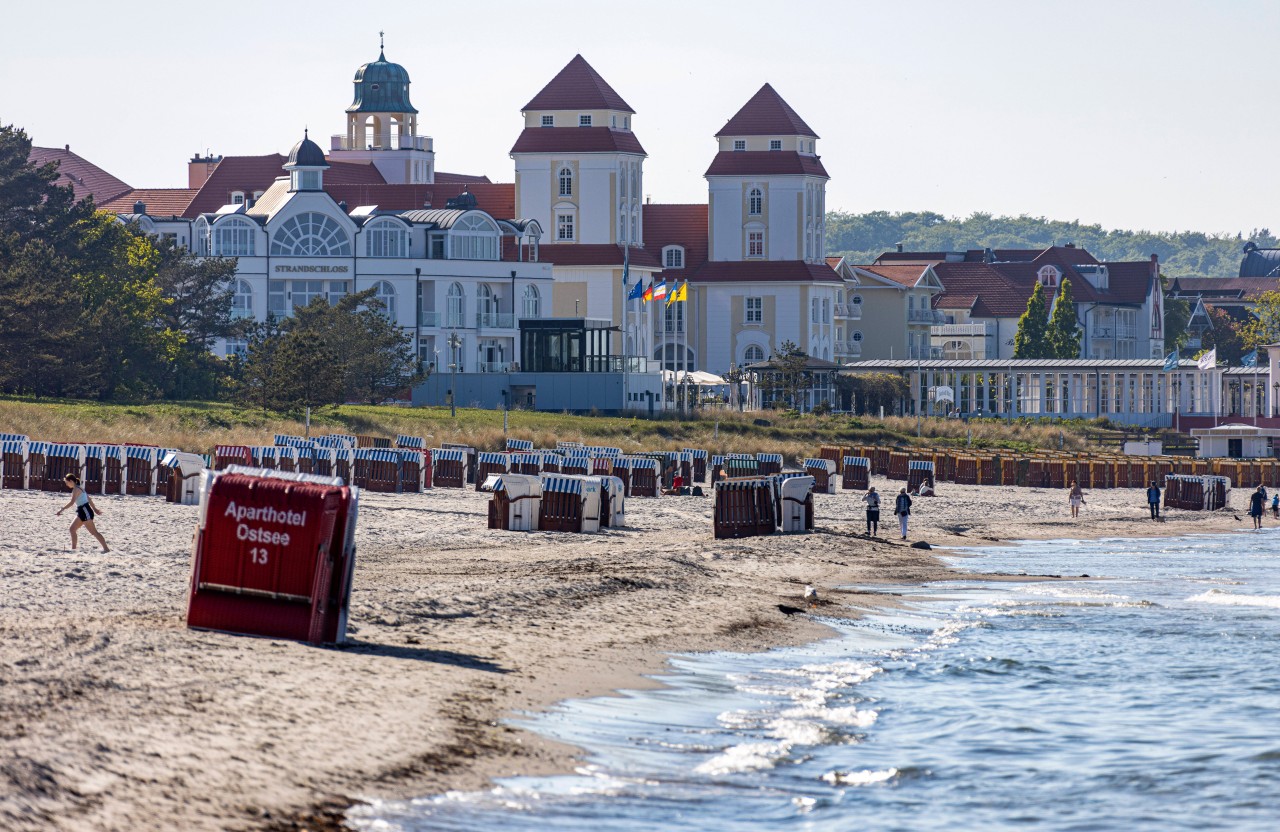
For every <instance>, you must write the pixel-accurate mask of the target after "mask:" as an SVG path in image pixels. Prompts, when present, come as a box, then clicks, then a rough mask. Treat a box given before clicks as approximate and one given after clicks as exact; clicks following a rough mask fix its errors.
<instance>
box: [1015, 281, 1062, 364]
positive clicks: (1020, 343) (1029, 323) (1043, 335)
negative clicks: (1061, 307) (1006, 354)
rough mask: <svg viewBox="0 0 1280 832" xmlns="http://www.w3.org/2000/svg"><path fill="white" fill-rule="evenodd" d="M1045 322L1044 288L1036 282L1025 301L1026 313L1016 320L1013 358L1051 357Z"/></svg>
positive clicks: (1046, 317) (1046, 318) (1050, 346)
mask: <svg viewBox="0 0 1280 832" xmlns="http://www.w3.org/2000/svg"><path fill="white" fill-rule="evenodd" d="M1047 321H1048V316H1047V315H1046V310H1045V301H1044V287H1043V286H1041V285H1040V283H1039V282H1037V283H1036V286H1035V288H1034V289H1032V290H1031V297H1030V298H1029V299H1028V300H1027V311H1026V312H1023V313H1022V317H1021V318H1019V319H1018V331H1017V332H1016V333H1014V336H1013V357H1014V358H1052V357H1053V356H1052V355H1051V353H1050V351H1051V350H1052V349H1053V347H1052V345H1051V344H1050V343H1049V338H1048V334H1049V333H1048V323H1047Z"/></svg>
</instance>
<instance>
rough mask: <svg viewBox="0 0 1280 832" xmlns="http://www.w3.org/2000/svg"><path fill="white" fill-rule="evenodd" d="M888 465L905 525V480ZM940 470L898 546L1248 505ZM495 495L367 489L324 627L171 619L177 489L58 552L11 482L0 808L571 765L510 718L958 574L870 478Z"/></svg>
mask: <svg viewBox="0 0 1280 832" xmlns="http://www.w3.org/2000/svg"><path fill="white" fill-rule="evenodd" d="M876 484H877V486H878V487H879V488H880V490H881V491H882V492H883V493H884V494H885V497H886V510H885V511H884V512H883V516H884V518H885V520H886V522H885V524H884V525H883V526H882V531H883V533H884V534H885V535H886V536H889V535H891V536H892V537H896V536H897V531H896V522H895V521H894V519H893V517H892V516H891V514H890V511H889V510H887V508H888V506H889V505H891V504H892V499H891V498H892V495H893V494H896V492H897V488H898V487H899V485H900V484H899V483H891V482H887V481H884V480H880V479H877V480H876ZM941 491H942V494H941V496H938V497H926V498H918V499H917V500H916V509H915V516H914V517H913V521H912V529H911V535H910V539H909V540H908V541H907V542H908V543H909V542H912V541H916V540H926V541H929V542H930V543H932V544H933V545H935V546H973V545H990V544H992V543H993V542H1003V541H1009V540H1015V539H1026V538H1056V537H1064V538H1066V537H1102V536H1147V535H1175V534H1182V533H1207V532H1221V531H1227V530H1231V529H1237V528H1248V526H1249V522H1248V519H1247V518H1244V519H1243V522H1237V521H1236V520H1234V518H1233V515H1232V513H1231V512H1226V513H1216V514H1203V513H1196V512H1174V513H1173V517H1172V518H1171V519H1170V520H1169V522H1165V523H1154V522H1152V521H1151V520H1149V519H1148V518H1147V509H1146V505H1145V502H1144V500H1145V498H1144V495H1143V493H1142V491H1140V490H1137V489H1118V490H1114V491H1099V492H1090V493H1089V494H1088V496H1087V500H1088V504H1087V505H1086V507H1085V509H1084V511H1083V512H1082V516H1081V518H1080V520H1077V521H1073V520H1071V519H1070V512H1069V510H1068V508H1067V498H1066V493H1065V492H1064V491H1048V490H1040V489H1014V488H1003V487H980V486H957V485H953V484H949V483H943V484H942V489H941ZM1242 499H1243V495H1241V494H1237V495H1235V502H1236V503H1237V504H1239V503H1240V502H1241V500H1242ZM487 500H488V495H484V494H477V493H475V492H472V491H457V490H448V489H439V490H435V491H432V492H428V493H426V494H409V495H377V494H365V495H364V496H363V498H362V502H361V516H360V524H359V529H358V534H357V544H358V547H359V553H358V556H357V571H356V581H355V591H354V595H353V608H352V616H351V622H352V629H353V631H354V632H353V634H352V637H351V641H350V643H348V644H347V645H344V646H342V647H339V648H315V647H309V646H306V645H301V644H296V643H292V642H284V641H279V640H273V639H261V638H246V637H242V636H230V635H222V634H218V633H208V632H196V631H191V630H188V629H186V626H185V612H186V607H185V604H186V598H185V596H186V589H187V583H188V578H189V569H190V544H191V535H192V531H193V529H194V524H195V509H194V508H193V507H184V506H173V505H169V504H166V503H164V502H163V501H161V500H159V499H146V498H136V497H135V498H122V497H111V498H95V502H96V503H97V504H98V505H99V507H100V508H101V509H103V515H102V517H101V518H100V522H99V527H100V529H101V530H102V531H103V533H104V534H105V535H106V536H107V539H108V541H109V542H110V543H111V545H112V548H113V551H112V552H111V553H110V554H105V555H104V554H100V553H99V552H98V551H97V546H96V545H94V544H93V542H92V540H91V539H89V538H88V537H87V536H85V535H82V538H81V551H79V552H71V551H69V549H68V546H69V542H68V537H67V533H66V528H67V526H68V524H69V521H70V519H69V518H67V517H65V516H64V517H62V518H55V517H53V513H54V512H55V511H56V510H57V509H58V508H59V507H60V506H61V505H62V504H63V503H65V502H66V497H65V496H64V495H54V494H41V493H36V492H12V491H0V517H3V518H4V520H3V525H0V599H3V600H0V828H3V829H6V830H15V832H16V831H17V830H22V831H23V832H25V830H77V832H79V831H80V830H84V831H85V832H88V830H94V832H99V831H100V830H145V829H184V830H223V829H275V830H283V829H302V828H310V829H315V828H323V827H324V826H325V825H326V824H336V823H337V822H339V821H340V818H341V812H342V809H343V808H344V807H345V806H347V805H349V804H350V803H351V802H353V801H358V800H360V799H361V798H362V797H372V796H377V797H410V796H416V795H421V794H428V793H432V792H439V791H443V790H446V789H454V788H460V789H470V788H478V787H480V786H482V785H484V784H485V783H486V782H487V781H488V780H489V779H490V778H493V777H500V776H505V775H509V774H514V773H538V772H549V771H557V770H565V769H566V768H568V767H569V766H571V765H572V762H573V759H574V757H573V753H574V752H573V749H570V748H565V747H561V746H557V745H554V744H552V743H549V742H546V741H543V740H541V739H539V738H537V737H535V736H532V735H530V734H528V733H525V732H522V731H519V730H516V729H514V728H511V727H509V726H507V725H505V724H503V722H502V720H503V719H504V718H505V717H506V716H508V715H510V714H511V713H513V712H516V711H522V710H530V709H537V708H539V707H544V706H546V705H548V704H550V703H552V702H555V701H558V700H561V699H565V698H573V697H583V696H590V695H598V694H601V693H605V692H608V691H610V690H614V689H617V688H620V687H637V686H640V685H643V684H645V680H644V679H643V678H642V677H643V674H645V673H650V672H653V671H656V670H657V669H659V668H660V667H661V665H662V662H663V661H664V657H665V655H666V654H667V653H670V652H680V651H698V650H708V649H729V650H753V649H763V648H765V647H769V646H774V645H779V644H785V643H799V642H803V641H808V640H812V639H815V638H819V637H821V636H822V635H823V634H824V633H826V632H829V631H828V630H826V628H824V627H823V626H822V625H821V624H820V623H819V622H817V621H814V620H813V619H812V618H810V617H809V616H807V615H804V614H788V612H784V611H782V610H780V609H779V606H780V605H781V606H784V607H787V608H788V609H790V608H796V607H802V606H804V604H803V601H802V599H801V593H802V590H803V587H804V585H805V584H812V585H814V586H815V587H817V588H818V591H819V594H820V598H821V599H822V600H821V605H820V607H819V610H818V611H819V612H821V613H822V614H823V615H846V616H856V615H857V614H858V610H859V609H866V608H868V607H874V606H877V605H880V604H887V603H892V602H893V598H892V596H889V595H883V594H877V593H876V592H875V591H874V586H875V585H877V584H898V585H901V584H904V583H918V582H923V581H934V580H945V579H947V578H949V577H951V576H952V575H953V573H951V572H950V571H949V570H948V569H947V568H946V567H945V566H944V565H943V564H942V563H941V562H940V561H939V560H937V559H936V558H935V557H934V555H933V554H932V553H930V552H928V551H923V550H919V549H912V548H909V547H908V546H906V545H904V544H903V543H902V542H901V541H898V540H894V539H881V540H874V541H873V540H867V539H865V538H863V537H862V536H861V532H862V530H863V526H864V524H863V520H862V517H863V504H862V502H861V493H860V492H851V493H839V494H835V495H818V496H817V498H816V500H817V527H818V528H817V530H816V531H815V532H814V533H812V534H807V535H789V536H781V535H775V536H773V537H768V538H748V539H745V540H725V541H716V540H713V539H712V536H711V499H710V498H709V497H708V498H703V499H697V498H666V497H664V498H661V499H657V500H646V499H633V500H629V501H628V503H627V509H628V511H627V526H626V527H625V528H623V529H619V530H614V531H607V532H605V533H603V534H599V535H570V534H558V533H542V532H534V533H518V532H497V531H489V530H488V529H487V528H485V526H486V521H485V517H486V513H485V512H486V502H487ZM1237 513H1238V512H1237ZM1240 516H1241V517H1243V515H1240ZM1271 522H1272V521H1268V525H1270V524H1271ZM890 527H892V528H890ZM841 586H846V587H847V586H859V587H862V588H863V589H860V590H856V591H841V590H838V589H836V587H841Z"/></svg>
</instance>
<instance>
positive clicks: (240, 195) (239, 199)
mask: <svg viewBox="0 0 1280 832" xmlns="http://www.w3.org/2000/svg"><path fill="white" fill-rule="evenodd" d="M231 204H232V205H244V191H232V192H231Z"/></svg>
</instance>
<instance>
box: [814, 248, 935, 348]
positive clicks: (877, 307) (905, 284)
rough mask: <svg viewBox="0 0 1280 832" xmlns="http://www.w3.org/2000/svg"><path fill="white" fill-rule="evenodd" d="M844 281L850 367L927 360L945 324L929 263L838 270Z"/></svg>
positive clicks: (841, 267)
mask: <svg viewBox="0 0 1280 832" xmlns="http://www.w3.org/2000/svg"><path fill="white" fill-rule="evenodd" d="M833 268H834V269H835V270H836V272H837V273H838V274H839V275H840V276H841V277H842V278H843V279H844V284H845V286H844V291H845V309H846V310H847V311H848V312H849V315H848V317H846V318H844V319H843V320H842V321H841V325H842V327H843V330H844V332H843V335H844V339H845V342H846V344H847V351H846V352H845V353H843V354H842V356H841V358H842V359H843V360H844V362H847V361H857V360H865V359H902V358H917V359H926V358H929V357H930V355H931V350H930V342H929V330H930V327H932V326H933V325H934V324H935V323H937V322H938V321H939V320H940V318H939V315H938V314H937V313H936V312H935V311H934V310H933V308H932V302H933V297H934V296H935V295H937V294H938V293H939V292H941V291H942V284H941V283H939V281H938V277H937V275H935V274H934V273H933V268H932V266H931V264H929V263H920V264H916V263H898V264H890V265H883V264H870V265H856V264H853V263H849V262H847V261H846V260H844V259H841V260H840V261H839V262H837V263H834V264H833Z"/></svg>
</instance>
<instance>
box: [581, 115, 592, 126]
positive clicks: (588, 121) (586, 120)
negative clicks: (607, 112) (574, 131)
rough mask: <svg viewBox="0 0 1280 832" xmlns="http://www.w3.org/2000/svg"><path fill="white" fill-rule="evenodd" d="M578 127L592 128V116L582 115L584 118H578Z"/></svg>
mask: <svg viewBox="0 0 1280 832" xmlns="http://www.w3.org/2000/svg"><path fill="white" fill-rule="evenodd" d="M578 126H579V127H590V126H591V116H589V115H582V116H578Z"/></svg>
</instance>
